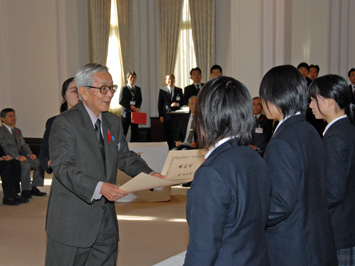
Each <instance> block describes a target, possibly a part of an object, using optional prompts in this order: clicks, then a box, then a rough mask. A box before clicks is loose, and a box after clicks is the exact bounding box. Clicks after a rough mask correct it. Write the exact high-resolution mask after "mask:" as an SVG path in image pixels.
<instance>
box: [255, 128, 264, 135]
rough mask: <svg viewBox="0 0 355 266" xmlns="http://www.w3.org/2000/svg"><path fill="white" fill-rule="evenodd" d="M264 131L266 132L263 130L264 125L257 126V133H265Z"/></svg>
mask: <svg viewBox="0 0 355 266" xmlns="http://www.w3.org/2000/svg"><path fill="white" fill-rule="evenodd" d="M263 132H264V130H263V128H262V127H257V128H255V133H256V134H263Z"/></svg>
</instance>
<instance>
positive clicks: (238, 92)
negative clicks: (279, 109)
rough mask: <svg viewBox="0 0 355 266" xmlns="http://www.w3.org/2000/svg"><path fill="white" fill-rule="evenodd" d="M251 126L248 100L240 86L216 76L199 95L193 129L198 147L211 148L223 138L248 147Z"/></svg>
mask: <svg viewBox="0 0 355 266" xmlns="http://www.w3.org/2000/svg"><path fill="white" fill-rule="evenodd" d="M253 125H254V120H253V115H252V105H251V96H250V94H249V91H248V89H247V88H246V87H245V86H244V85H243V84H242V83H241V82H239V81H237V80H235V79H233V78H230V77H225V76H219V77H217V78H215V79H213V80H211V81H209V82H207V83H206V84H205V86H204V87H203V90H201V91H200V93H199V94H198V96H197V102H196V129H197V134H198V136H199V142H200V143H199V144H201V147H204V148H208V147H211V146H213V145H214V144H215V143H217V142H218V141H219V140H221V139H223V138H226V137H231V138H233V139H237V141H238V143H239V144H241V145H248V143H249V142H250V140H251V132H252V129H253Z"/></svg>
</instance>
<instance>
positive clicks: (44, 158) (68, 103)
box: [38, 78, 79, 174]
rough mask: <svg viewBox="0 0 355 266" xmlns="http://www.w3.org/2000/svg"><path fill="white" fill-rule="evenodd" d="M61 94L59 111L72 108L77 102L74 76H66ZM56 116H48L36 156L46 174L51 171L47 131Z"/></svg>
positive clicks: (77, 95)
mask: <svg viewBox="0 0 355 266" xmlns="http://www.w3.org/2000/svg"><path fill="white" fill-rule="evenodd" d="M61 94H62V99H63V102H62V104H61V106H60V112H61V113H63V112H65V111H67V110H69V109H70V108H72V107H73V106H75V105H76V104H77V103H78V102H79V94H78V88H77V87H76V84H75V81H74V78H68V79H67V80H66V81H64V83H63V85H62V92H61ZM56 117H57V116H53V117H51V118H49V119H48V120H47V122H46V130H45V131H44V134H43V138H42V143H41V149H40V152H39V156H38V159H39V162H40V163H41V166H42V168H43V169H44V170H45V171H46V172H47V173H48V174H50V173H52V172H53V170H52V167H51V160H50V158H49V146H48V140H49V133H50V132H51V127H52V124H53V121H54V119H55V118H56Z"/></svg>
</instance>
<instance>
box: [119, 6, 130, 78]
mask: <svg viewBox="0 0 355 266" xmlns="http://www.w3.org/2000/svg"><path fill="white" fill-rule="evenodd" d="M116 1H117V17H118V28H119V36H120V37H119V39H120V44H121V55H122V72H123V73H124V74H125V73H127V72H128V71H130V70H131V67H132V66H131V65H132V63H131V58H132V49H131V47H132V0H116Z"/></svg>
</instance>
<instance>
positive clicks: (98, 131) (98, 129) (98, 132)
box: [95, 119, 105, 161]
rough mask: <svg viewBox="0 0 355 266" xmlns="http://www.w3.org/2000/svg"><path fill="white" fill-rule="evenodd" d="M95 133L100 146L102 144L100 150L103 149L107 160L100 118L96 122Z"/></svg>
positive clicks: (103, 155)
mask: <svg viewBox="0 0 355 266" xmlns="http://www.w3.org/2000/svg"><path fill="white" fill-rule="evenodd" d="M95 133H96V138H97V140H98V141H99V146H100V150H101V154H102V158H103V159H104V161H105V148H104V139H103V138H102V135H101V121H100V119H97V120H96V123H95Z"/></svg>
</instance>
